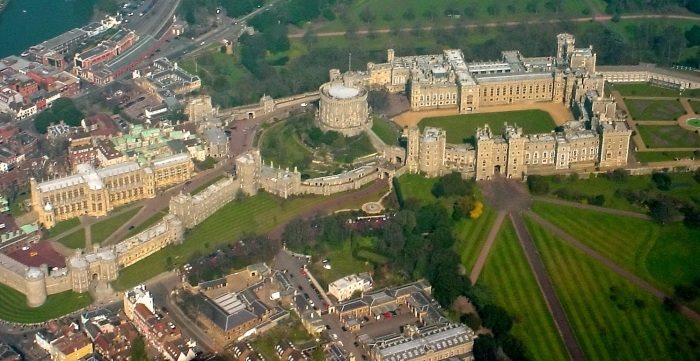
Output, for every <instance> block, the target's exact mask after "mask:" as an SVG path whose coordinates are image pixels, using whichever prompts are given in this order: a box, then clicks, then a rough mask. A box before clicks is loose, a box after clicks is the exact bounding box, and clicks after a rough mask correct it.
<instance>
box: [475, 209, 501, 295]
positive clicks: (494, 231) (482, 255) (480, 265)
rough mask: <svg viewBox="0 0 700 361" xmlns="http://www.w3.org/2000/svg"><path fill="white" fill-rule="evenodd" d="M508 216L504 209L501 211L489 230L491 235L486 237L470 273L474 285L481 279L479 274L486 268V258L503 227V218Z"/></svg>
mask: <svg viewBox="0 0 700 361" xmlns="http://www.w3.org/2000/svg"><path fill="white" fill-rule="evenodd" d="M505 218H506V212H504V211H499V212H498V215H497V216H496V220H495V221H494V222H493V225H492V226H491V230H490V231H489V235H488V237H487V238H486V243H484V247H483V248H481V252H479V258H477V259H476V263H474V268H472V271H471V273H470V274H469V280H470V281H471V282H472V284H473V285H475V284H476V281H478V280H479V276H480V275H481V271H482V270H483V269H484V265H485V264H486V259H487V258H488V256H489V253H490V252H491V248H492V247H493V242H494V241H495V240H496V236H497V235H498V231H499V230H500V229H501V225H502V224H503V219H505Z"/></svg>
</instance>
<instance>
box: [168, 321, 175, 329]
mask: <svg viewBox="0 0 700 361" xmlns="http://www.w3.org/2000/svg"><path fill="white" fill-rule="evenodd" d="M168 327H170V329H171V330H174V329H175V324H173V323H172V322H168Z"/></svg>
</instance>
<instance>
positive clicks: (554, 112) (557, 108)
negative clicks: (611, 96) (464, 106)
mask: <svg viewBox="0 0 700 361" xmlns="http://www.w3.org/2000/svg"><path fill="white" fill-rule="evenodd" d="M531 109H539V110H542V111H545V112H547V113H548V114H549V115H550V116H551V117H552V119H553V120H554V123H556V124H557V125H562V124H564V123H566V122H568V121H569V120H572V119H574V117H573V115H572V114H571V111H569V109H567V108H566V107H565V106H564V104H561V103H533V104H514V105H497V106H490V107H484V108H480V109H479V111H478V112H477V113H498V112H511V111H516V110H531ZM477 113H475V114H477ZM457 114H459V113H458V111H457V109H438V110H428V111H422V112H412V111H407V112H405V113H402V114H400V115H397V116H395V117H394V118H393V119H392V120H393V121H394V123H396V124H398V125H399V126H401V127H409V126H416V125H418V123H419V122H420V121H421V120H423V118H430V117H441V116H447V115H457Z"/></svg>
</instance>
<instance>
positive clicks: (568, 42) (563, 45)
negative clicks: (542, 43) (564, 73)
mask: <svg viewBox="0 0 700 361" xmlns="http://www.w3.org/2000/svg"><path fill="white" fill-rule="evenodd" d="M575 44H576V38H575V37H574V36H573V35H571V34H569V33H562V34H558V35H557V59H562V60H564V62H565V63H567V64H568V62H569V58H570V57H571V54H572V53H573V52H574V45H575Z"/></svg>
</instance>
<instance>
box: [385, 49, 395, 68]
mask: <svg viewBox="0 0 700 361" xmlns="http://www.w3.org/2000/svg"><path fill="white" fill-rule="evenodd" d="M386 62H387V63H389V64H391V63H393V62H394V49H386Z"/></svg>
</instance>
